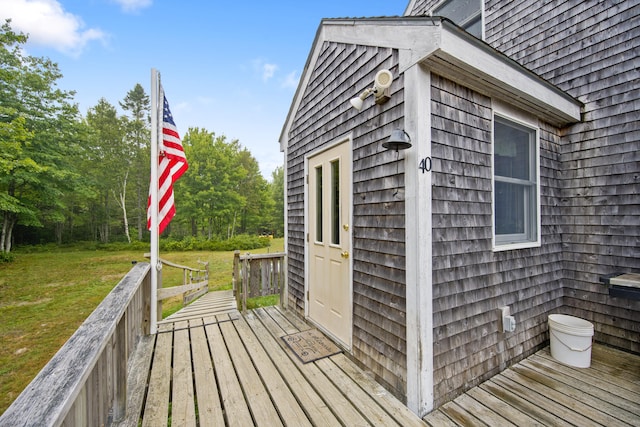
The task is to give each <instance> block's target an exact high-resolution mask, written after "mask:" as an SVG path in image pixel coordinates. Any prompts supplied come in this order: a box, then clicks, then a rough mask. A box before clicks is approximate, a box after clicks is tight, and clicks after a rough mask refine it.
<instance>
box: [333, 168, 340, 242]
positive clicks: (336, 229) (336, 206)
mask: <svg viewBox="0 0 640 427" xmlns="http://www.w3.org/2000/svg"><path fill="white" fill-rule="evenodd" d="M331 243H332V244H334V245H339V244H340V160H334V161H333V162H331Z"/></svg>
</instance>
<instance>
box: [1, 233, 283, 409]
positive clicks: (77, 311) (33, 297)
mask: <svg viewBox="0 0 640 427" xmlns="http://www.w3.org/2000/svg"><path fill="white" fill-rule="evenodd" d="M283 246H284V241H283V240H282V239H275V240H273V242H272V245H271V247H269V248H265V249H259V250H252V251H251V253H266V252H280V251H282V250H283ZM243 252H244V251H243ZM160 257H161V258H164V259H167V260H169V261H171V262H174V263H177V264H182V265H187V266H190V267H194V268H201V267H199V264H198V263H197V261H208V262H209V289H210V290H216V289H231V278H232V270H233V252H167V253H160ZM132 261H138V262H146V261H148V260H147V259H145V258H144V254H143V253H141V252H139V251H136V252H130V251H118V252H108V251H87V250H78V251H74V250H60V251H56V252H44V253H24V254H22V253H20V254H17V255H16V259H15V261H14V262H13V263H9V264H0V342H2V345H1V346H0V413H3V412H4V411H5V410H6V409H7V408H8V407H9V405H10V404H11V402H13V401H14V400H15V398H16V397H17V396H18V395H19V394H20V393H21V392H22V390H23V389H24V388H25V387H26V386H27V385H28V384H29V382H30V381H31V380H32V379H33V378H34V377H35V376H36V374H37V373H38V372H39V371H40V369H42V367H43V366H44V365H45V364H46V363H47V362H48V361H49V359H51V357H53V355H54V354H55V353H56V352H57V351H58V350H59V349H60V347H61V346H62V345H63V344H64V343H65V342H66V340H67V339H68V338H69V337H70V336H71V335H72V334H73V333H74V332H75V330H76V329H77V328H78V327H79V326H80V324H82V322H83V321H84V320H85V319H86V318H87V317H88V316H89V314H91V312H92V311H93V310H94V309H95V308H96V307H97V306H98V304H100V302H101V301H102V300H103V299H104V297H105V296H106V295H107V294H108V293H109V292H110V291H111V289H113V287H114V286H115V285H116V284H118V282H119V281H120V279H122V277H123V276H124V275H125V274H126V273H127V272H128V271H129V270H130V269H131V267H132ZM162 274H163V286H164V287H169V286H176V285H180V284H181V283H182V270H178V269H174V268H170V267H165V268H163V270H162ZM181 306H182V298H181V297H176V298H173V299H170V300H166V301H165V303H164V306H163V310H162V311H163V317H166V316H168V315H169V314H171V313H173V312H175V311H176V310H178V309H180V308H181Z"/></svg>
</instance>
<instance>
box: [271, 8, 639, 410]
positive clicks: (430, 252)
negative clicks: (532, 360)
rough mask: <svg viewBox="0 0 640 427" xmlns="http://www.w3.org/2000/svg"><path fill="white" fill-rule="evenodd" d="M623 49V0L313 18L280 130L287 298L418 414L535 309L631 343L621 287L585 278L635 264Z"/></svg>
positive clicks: (527, 343)
mask: <svg viewBox="0 0 640 427" xmlns="http://www.w3.org/2000/svg"><path fill="white" fill-rule="evenodd" d="M401 7H402V6H400V8H401ZM639 48H640V4H639V3H638V2H637V1H635V0H626V1H609V0H606V1H603V0H600V1H595V0H594V1H578V0H552V1H531V0H509V1H506V0H468V1H462V0H447V1H441V0H431V1H428V0H412V1H410V2H409V4H408V6H407V8H406V10H405V13H404V15H403V16H398V17H388V18H386V17H382V18H370V19H368V18H357V19H346V18H342V19H325V20H323V21H322V22H321V24H320V27H319V28H318V31H317V35H316V38H315V40H314V42H313V45H312V46H311V50H310V53H309V57H308V60H307V63H306V65H305V69H304V72H303V74H302V77H301V80H300V84H299V87H298V90H297V92H296V94H295V96H294V98H293V101H292V104H291V108H290V112H289V115H288V117H287V119H286V122H285V124H284V127H283V131H282V135H281V139H280V148H281V150H282V151H283V152H284V153H285V177H286V178H285V183H286V203H287V209H286V219H285V224H286V233H285V234H286V250H287V254H288V277H287V286H288V289H287V292H288V293H287V295H288V298H287V300H286V304H287V305H288V307H289V309H291V310H293V311H295V312H297V313H298V314H299V315H300V316H304V317H305V318H307V319H308V320H309V321H311V322H312V323H314V324H315V325H317V326H318V327H319V328H321V329H322V330H323V331H325V332H326V333H327V334H328V335H329V336H331V337H332V338H333V339H334V340H335V341H336V342H337V343H339V344H340V345H341V346H342V347H343V348H344V349H345V350H346V352H347V353H349V354H350V355H351V356H352V357H353V358H354V359H355V360H357V361H358V362H359V363H360V364H361V365H362V366H364V367H365V368H367V369H368V370H370V371H371V372H373V373H374V374H375V376H376V377H377V379H378V380H379V381H380V382H381V383H382V384H383V385H385V387H386V388H387V389H388V390H390V391H391V392H393V393H394V394H395V395H397V396H399V397H400V398H402V399H404V400H405V401H406V403H407V405H408V406H409V407H410V408H411V409H412V410H413V411H415V412H416V413H418V414H419V415H424V414H425V413H427V412H429V411H430V410H431V409H433V408H435V407H437V406H439V405H441V404H442V403H444V402H446V401H447V400H449V399H451V398H452V397H455V396H456V395H458V394H460V393H461V392H463V391H465V390H467V389H469V388H470V387H472V386H474V385H477V384H478V383H479V382H481V381H483V380H485V379H487V378H489V377H491V376H493V375H494V374H496V373H498V372H500V371H501V370H503V369H505V368H506V367H507V366H509V365H510V364H513V363H515V362H517V361H519V360H521V359H523V358H525V357H527V356H529V355H530V354H532V353H533V352H535V351H537V350H538V349H540V348H542V347H544V346H545V345H548V342H549V332H548V327H547V317H548V315H549V314H551V313H564V314H570V315H573V316H577V317H580V318H583V319H586V320H589V321H590V322H593V324H594V326H595V336H594V339H595V340H596V341H598V342H601V343H605V344H608V345H612V346H615V347H618V348H622V349H625V350H627V351H631V352H635V353H640V339H639V337H640V301H638V300H637V299H634V298H637V297H635V295H636V294H635V293H634V290H633V289H630V291H629V292H626V293H624V296H617V295H618V294H610V293H609V291H610V289H609V288H608V286H607V285H606V284H604V283H602V282H601V281H600V278H601V276H605V275H612V274H619V273H638V272H640V154H639V151H640V126H639V123H640V121H639V120H640V67H639V63H640V62H639V61H640V60H639V59H638V51H639ZM381 70H388V71H390V72H391V75H392V76H393V77H392V82H391V86H390V87H389V88H388V89H386V91H385V93H384V94H377V95H375V96H371V97H367V96H366V95H367V94H368V93H369V92H370V90H369V91H368V90H367V89H370V88H372V86H373V85H374V84H375V83H374V82H375V80H376V75H377V73H379V72H380V71H381ZM387 75H388V74H387ZM360 94H363V96H362V97H361V98H360V99H361V100H362V101H363V102H362V104H363V105H362V108H361V110H357V109H355V108H353V107H352V105H351V104H350V102H349V101H350V99H352V98H354V97H358V95H360ZM378 95H380V96H378ZM398 129H399V130H402V131H404V132H406V137H405V138H406V143H405V144H403V146H402V147H401V148H406V149H402V150H400V149H398V150H394V149H387V148H386V147H385V146H383V143H385V142H387V141H388V138H389V136H390V135H391V133H392V131H394V130H398ZM404 132H403V133H402V135H405V134H404ZM409 145H410V147H409ZM407 147H408V148H407ZM503 306H508V307H509V308H510V310H511V314H512V315H513V316H514V318H515V320H516V327H515V331H513V332H503V331H502V326H501V311H500V310H499V308H500V307H503Z"/></svg>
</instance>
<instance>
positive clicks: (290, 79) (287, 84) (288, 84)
mask: <svg viewBox="0 0 640 427" xmlns="http://www.w3.org/2000/svg"><path fill="white" fill-rule="evenodd" d="M299 80H300V76H299V75H298V72H297V71H295V70H294V71H292V72H290V73H289V74H287V76H286V77H285V78H284V80H283V81H282V85H281V86H282V87H283V88H286V89H295V88H297V87H298V81H299Z"/></svg>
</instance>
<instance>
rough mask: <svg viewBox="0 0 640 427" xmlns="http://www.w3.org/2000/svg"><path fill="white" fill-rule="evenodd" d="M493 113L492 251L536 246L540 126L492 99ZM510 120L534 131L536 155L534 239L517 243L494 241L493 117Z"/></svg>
mask: <svg viewBox="0 0 640 427" xmlns="http://www.w3.org/2000/svg"><path fill="white" fill-rule="evenodd" d="M492 104H493V114H492V116H491V229H492V232H491V239H492V247H493V251H494V252H502V251H509V250H515V249H526V248H536V247H540V246H541V245H542V232H541V230H542V224H541V218H542V214H541V203H540V200H541V198H540V127H539V126H538V123H537V120H536V118H535V117H534V116H533V115H531V114H528V113H526V112H524V111H522V110H518V109H516V108H514V107H511V106H510V105H507V104H505V103H502V102H500V101H497V100H492ZM496 116H499V117H501V118H504V119H507V120H509V121H512V122H514V123H516V124H519V125H522V126H525V127H527V128H530V129H532V130H533V131H534V132H535V156H536V233H535V239H534V240H532V241H529V242H518V243H505V244H499V243H496V228H495V212H496V210H495V204H496V197H495V165H494V147H495V141H494V129H495V117H496Z"/></svg>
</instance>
